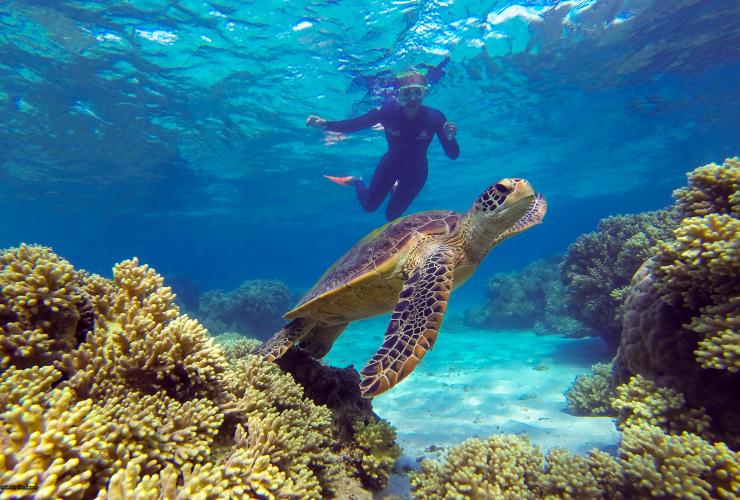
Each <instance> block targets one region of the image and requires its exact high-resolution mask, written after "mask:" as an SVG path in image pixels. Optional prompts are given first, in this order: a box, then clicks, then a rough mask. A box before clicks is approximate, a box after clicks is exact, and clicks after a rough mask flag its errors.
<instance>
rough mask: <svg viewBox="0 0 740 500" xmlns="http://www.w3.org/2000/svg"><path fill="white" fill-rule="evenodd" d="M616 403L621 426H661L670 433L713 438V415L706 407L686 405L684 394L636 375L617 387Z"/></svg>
mask: <svg viewBox="0 0 740 500" xmlns="http://www.w3.org/2000/svg"><path fill="white" fill-rule="evenodd" d="M616 393H617V394H616V397H614V399H613V400H612V407H613V408H614V409H615V410H616V411H617V414H618V415H617V420H616V423H617V427H618V428H619V429H620V430H624V429H626V428H627V427H630V426H633V425H641V424H648V425H653V426H656V427H660V428H661V429H662V430H663V431H664V432H666V433H667V434H671V435H675V434H680V433H682V432H691V433H693V434H697V435H699V436H701V437H703V438H705V439H712V438H713V436H712V434H711V432H710V428H711V425H712V424H711V418H709V415H707V414H706V411H705V410H704V408H686V401H685V400H684V398H683V396H682V395H681V394H680V393H679V392H677V391H675V390H673V389H671V388H669V387H661V386H658V385H657V384H655V383H654V382H652V381H650V380H647V379H645V378H644V377H642V376H641V375H635V376H634V377H632V378H631V379H630V381H629V382H628V383H626V384H622V385H620V386H619V387H617V389H616Z"/></svg>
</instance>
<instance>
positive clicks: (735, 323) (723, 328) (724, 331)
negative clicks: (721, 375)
mask: <svg viewBox="0 0 740 500" xmlns="http://www.w3.org/2000/svg"><path fill="white" fill-rule="evenodd" d="M738 311H740V296H734V297H730V298H729V300H728V301H727V302H725V303H723V304H720V305H716V306H708V307H705V308H703V309H702V310H701V315H700V316H697V317H695V318H693V319H692V320H691V323H690V324H688V325H686V327H687V328H689V329H690V330H693V331H695V332H697V333H699V334H701V335H702V336H703V337H704V338H703V340H701V341H699V343H698V344H697V348H696V350H694V354H696V359H697V360H698V361H699V363H700V364H701V366H702V367H703V368H715V369H718V370H728V371H730V372H733V373H737V372H738V371H740V315H738Z"/></svg>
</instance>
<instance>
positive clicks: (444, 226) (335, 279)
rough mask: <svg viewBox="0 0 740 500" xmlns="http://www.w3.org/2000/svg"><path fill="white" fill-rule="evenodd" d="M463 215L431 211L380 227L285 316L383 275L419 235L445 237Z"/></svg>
mask: <svg viewBox="0 0 740 500" xmlns="http://www.w3.org/2000/svg"><path fill="white" fill-rule="evenodd" d="M461 217H462V214H460V213H458V212H454V211H451V210H432V211H428V212H420V213H417V214H413V215H409V216H407V217H403V218H400V219H396V220H394V221H391V222H389V223H388V224H386V225H384V226H381V227H379V228H378V229H376V230H375V231H373V232H371V233H370V234H368V235H367V236H365V237H364V238H363V239H362V240H360V241H359V242H358V243H357V244H356V245H355V246H353V247H352V248H351V249H350V250H349V251H348V252H347V253H346V254H344V256H342V257H341V258H340V259H339V260H337V261H336V262H335V263H334V264H333V265H332V266H331V267H330V268H329V269H327V271H326V272H325V273H324V275H323V276H322V277H321V278H319V280H318V281H317V282H316V284H315V285H314V286H313V288H311V290H309V291H308V293H306V295H304V296H303V298H302V299H301V300H300V301H299V302H298V305H296V307H295V309H293V311H290V312H289V313H287V314H286V315H285V317H286V318H288V317H292V316H294V313H296V312H297V311H298V310H299V309H302V308H303V307H304V306H305V305H307V304H308V303H309V302H314V301H316V300H321V299H324V298H330V297H332V296H335V293H336V292H338V291H341V289H342V288H344V287H345V286H346V285H347V284H349V283H352V282H357V281H358V280H361V279H362V278H363V277H364V276H367V275H368V274H370V273H373V272H381V273H382V271H383V269H384V268H386V267H387V264H389V261H395V260H397V259H398V258H399V257H401V256H402V255H403V253H404V252H405V251H406V249H407V247H408V244H409V243H410V242H411V241H413V240H414V239H415V238H414V236H416V235H444V234H449V233H450V232H452V231H453V230H454V229H455V228H456V227H457V225H458V223H459V222H460V219H461Z"/></svg>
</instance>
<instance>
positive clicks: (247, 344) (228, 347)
mask: <svg viewBox="0 0 740 500" xmlns="http://www.w3.org/2000/svg"><path fill="white" fill-rule="evenodd" d="M213 340H214V341H215V342H216V343H217V344H218V345H219V347H220V348H221V351H222V352H223V353H224V356H225V357H226V360H227V361H229V362H230V363H234V362H236V361H238V360H240V359H244V358H246V357H247V356H248V355H249V354H252V352H254V350H255V349H257V348H258V347H259V346H260V345H262V341H261V340H258V339H252V338H249V337H245V336H243V335H240V334H238V333H236V332H224V333H222V334H220V335H216V336H214V337H213Z"/></svg>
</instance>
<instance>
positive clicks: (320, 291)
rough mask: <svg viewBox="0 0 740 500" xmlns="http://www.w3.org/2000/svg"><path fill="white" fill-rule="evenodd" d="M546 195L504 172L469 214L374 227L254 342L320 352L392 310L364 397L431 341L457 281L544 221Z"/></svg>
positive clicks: (434, 214)
mask: <svg viewBox="0 0 740 500" xmlns="http://www.w3.org/2000/svg"><path fill="white" fill-rule="evenodd" d="M546 210H547V204H546V202H545V198H544V197H543V196H542V195H540V194H535V192H534V191H533V190H532V186H531V185H530V183H529V182H528V181H526V180H524V179H502V180H500V181H498V182H497V183H495V184H493V185H491V186H490V187H489V188H488V189H486V190H485V191H484V192H483V193H482V194H481V195H480V196H478V198H477V199H476V200H475V203H473V206H472V207H471V208H470V210H468V211H467V212H465V213H464V214H461V213H458V212H454V211H446V210H432V211H428V212H420V213H416V214H413V215H409V216H406V217H401V218H399V219H396V220H394V221H391V222H389V223H387V224H386V225H384V226H382V227H380V228H378V229H376V230H375V231H373V232H372V233H370V234H368V235H367V236H365V237H364V238H363V239H362V240H360V242H359V243H357V244H356V245H355V246H353V247H352V248H351V249H350V250H349V251H348V252H347V253H346V254H345V255H344V256H343V257H342V258H340V259H339V260H338V261H337V262H336V263H334V265H332V266H331V267H330V268H329V269H328V270H327V271H326V272H325V273H324V275H323V276H322V277H321V278H320V279H319V280H318V282H317V283H316V284H315V285H314V287H313V288H311V290H309V292H308V293H307V294H306V295H305V296H304V297H303V298H302V299H301V300H300V302H299V303H298V305H297V306H296V307H295V308H294V309H293V310H292V311H289V312H288V313H286V314H285V315H284V316H283V317H284V318H285V319H286V320H291V321H290V323H288V324H287V325H286V326H285V327H284V328H282V329H281V330H279V331H278V332H277V333H275V335H273V336H272V338H270V339H269V340H267V341H266V342H265V343H263V344H262V345H261V346H260V347H259V348H257V351H256V352H255V353H256V354H258V355H260V356H263V357H264V358H265V359H267V360H268V361H273V360H275V359H277V358H280V357H281V356H282V355H283V354H285V352H286V351H287V350H288V349H289V348H290V347H291V346H292V345H293V344H295V343H298V344H299V345H300V347H301V348H303V349H305V350H307V351H308V352H309V353H310V354H311V355H312V356H313V357H315V358H322V357H324V356H325V355H326V353H328V352H329V350H330V349H331V346H332V344H333V343H334V341H335V340H336V338H337V337H338V336H339V335H340V334H341V333H342V331H344V329H345V328H346V327H347V325H348V324H349V323H350V322H351V321H355V320H358V319H363V318H368V317H371V316H375V315H378V314H383V313H387V312H390V311H393V315H392V317H391V320H390V324H389V325H388V329H387V330H386V332H385V338H384V340H383V344H382V345H381V346H380V348H379V349H378V351H377V352H376V353H375V355H374V356H373V357H372V359H370V361H369V362H368V363H367V365H366V366H365V367H364V368H363V369H362V371H361V372H360V373H361V375H362V376H363V380H362V382H361V383H360V390H361V392H362V396H363V397H368V398H369V397H373V396H377V395H378V394H380V393H382V392H385V391H387V390H388V389H390V388H391V387H393V386H394V385H396V384H397V383H398V382H400V381H401V380H403V379H404V378H405V377H406V376H407V375H408V374H409V373H411V371H412V370H413V369H414V367H416V365H417V363H419V361H420V360H421V358H422V357H424V354H426V352H427V351H428V350H429V349H431V348H432V346H434V342H435V340H436V338H437V333H438V332H439V328H440V326H441V324H442V317H443V316H444V313H445V310H446V309H447V300H448V299H449V297H450V292H451V291H452V289H453V288H456V287H458V286H460V285H462V284H463V283H464V282H465V281H467V279H468V278H470V276H471V275H472V273H473V271H475V269H476V268H477V267H478V265H479V264H480V263H481V261H482V260H483V258H484V257H485V256H486V255H487V254H488V252H489V251H490V250H491V248H493V247H494V246H495V245H497V244H498V243H500V242H501V241H503V240H505V239H506V238H508V237H510V236H513V235H515V234H517V233H520V232H522V231H524V230H525V229H528V228H530V227H532V226H534V225H535V224H539V223H540V222H541V221H542V218H543V217H544V215H545V212H546Z"/></svg>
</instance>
